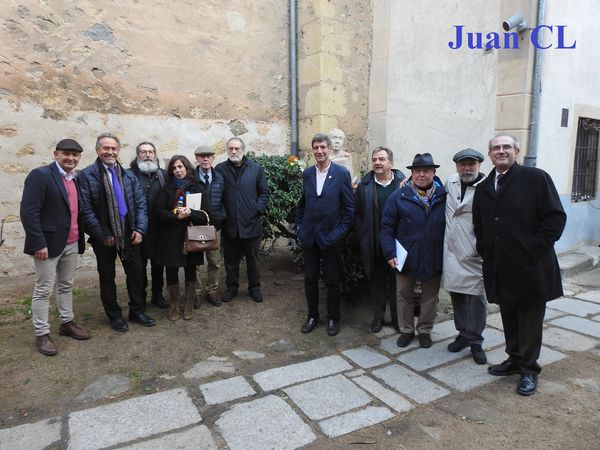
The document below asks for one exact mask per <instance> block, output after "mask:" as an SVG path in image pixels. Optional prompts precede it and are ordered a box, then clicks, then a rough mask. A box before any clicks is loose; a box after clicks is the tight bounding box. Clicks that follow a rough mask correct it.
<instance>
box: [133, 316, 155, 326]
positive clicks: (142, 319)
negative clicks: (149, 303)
mask: <svg viewBox="0 0 600 450" xmlns="http://www.w3.org/2000/svg"><path fill="white" fill-rule="evenodd" d="M129 321H130V322H135V323H139V324H140V325H142V326H144V327H153V326H154V325H156V322H155V321H154V319H153V318H152V317H150V316H147V315H146V314H144V313H139V314H131V313H130V314H129Z"/></svg>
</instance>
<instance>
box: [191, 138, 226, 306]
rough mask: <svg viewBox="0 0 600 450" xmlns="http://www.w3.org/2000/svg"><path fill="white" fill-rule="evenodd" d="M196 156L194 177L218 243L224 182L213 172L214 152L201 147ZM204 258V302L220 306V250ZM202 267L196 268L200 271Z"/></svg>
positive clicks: (211, 252) (196, 304)
mask: <svg viewBox="0 0 600 450" xmlns="http://www.w3.org/2000/svg"><path fill="white" fill-rule="evenodd" d="M194 155H195V156H196V162H197V163H198V166H197V167H196V177H197V178H198V182H200V183H204V186H206V192H208V213H209V215H210V222H211V224H213V225H214V226H215V228H216V229H217V238H218V239H219V241H220V234H221V233H220V230H221V227H222V226H223V222H224V220H225V207H224V206H223V188H224V184H225V180H224V179H223V176H222V175H221V174H220V173H218V172H216V171H215V170H214V167H213V164H214V162H215V151H214V150H213V149H212V148H211V147H208V146H206V145H201V146H200V147H198V148H197V149H196V150H195V151H194ZM204 255H205V256H206V287H205V294H206V297H205V298H206V301H207V302H208V303H210V304H211V305H213V306H221V305H222V303H221V299H220V298H219V294H218V292H217V291H218V289H219V270H220V269H221V265H220V263H221V249H217V250H209V251H207V252H205V253H204ZM201 267H202V266H198V270H201ZM201 298H202V296H201V295H200V296H197V297H196V303H195V304H194V308H195V309H198V308H200V301H201Z"/></svg>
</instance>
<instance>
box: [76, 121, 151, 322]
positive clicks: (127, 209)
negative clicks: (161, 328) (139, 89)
mask: <svg viewBox="0 0 600 450" xmlns="http://www.w3.org/2000/svg"><path fill="white" fill-rule="evenodd" d="M120 149H121V144H120V142H119V138H118V137H117V136H115V135H113V134H110V133H102V134H101V135H100V136H98V138H97V139H96V154H97V155H98V158H97V159H96V161H95V162H94V163H93V164H92V165H90V166H88V167H86V168H85V169H83V170H82V171H81V173H80V179H81V199H82V203H83V205H82V211H83V215H84V217H85V228H86V233H87V234H88V235H89V236H90V243H91V244H92V248H93V249H94V253H95V255H96V261H97V264H98V276H99V278H100V298H101V300H102V305H103V306H104V311H105V312H106V315H107V316H108V319H109V321H110V326H111V327H112V328H113V329H114V330H116V331H121V332H123V331H127V330H128V329H129V327H128V325H127V322H125V320H123V315H122V312H121V307H120V306H119V304H118V303H117V286H116V284H115V260H116V258H117V255H118V256H119V258H120V259H121V262H122V264H123V269H124V270H125V274H126V276H127V278H126V284H127V293H128V294H129V320H130V321H131V322H137V323H139V324H140V325H143V326H146V327H151V326H153V325H155V322H154V319H152V318H151V317H149V316H147V315H146V314H145V313H144V311H145V308H146V292H145V290H144V266H143V262H142V252H141V247H140V244H141V243H142V240H143V237H144V234H145V233H146V231H147V228H148V214H147V211H146V197H145V196H144V191H142V188H141V187H140V184H139V181H138V179H137V177H136V176H135V175H134V174H133V173H131V172H128V171H125V170H123V167H122V166H121V164H119V162H118V157H119V151H120Z"/></svg>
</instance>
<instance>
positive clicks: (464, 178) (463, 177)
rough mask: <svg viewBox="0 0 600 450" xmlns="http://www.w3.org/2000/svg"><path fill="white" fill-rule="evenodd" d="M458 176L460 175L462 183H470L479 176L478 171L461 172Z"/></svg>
mask: <svg viewBox="0 0 600 450" xmlns="http://www.w3.org/2000/svg"><path fill="white" fill-rule="evenodd" d="M459 176H460V181H462V182H463V183H472V182H473V181H475V180H476V179H477V177H478V176H479V172H475V173H472V174H471V173H463V174H461V175H459Z"/></svg>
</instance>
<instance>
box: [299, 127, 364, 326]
mask: <svg viewBox="0 0 600 450" xmlns="http://www.w3.org/2000/svg"><path fill="white" fill-rule="evenodd" d="M311 147H312V151H313V155H314V157H315V161H316V164H315V165H314V166H312V167H309V168H308V169H306V170H305V171H304V172H303V174H302V178H303V190H302V197H301V198H300V203H299V205H298V211H297V215H296V227H297V230H298V239H299V241H300V243H301V244H302V250H303V255H304V289H305V291H306V303H307V304H308V317H307V319H306V322H304V324H303V325H302V328H301V329H300V331H301V332H302V333H310V332H311V331H312V330H314V328H315V327H316V326H317V323H318V321H319V273H320V267H321V262H323V272H324V274H325V286H327V334H329V335H330V336H335V335H336V334H338V333H339V331H340V325H339V321H340V289H339V279H338V264H339V257H340V253H341V250H342V242H341V241H342V238H343V237H344V236H345V235H346V233H347V232H348V230H349V229H350V225H351V224H352V217H353V215H354V196H353V195H352V181H351V178H350V172H349V171H348V169H346V168H345V167H342V166H339V165H337V164H335V163H332V162H331V159H330V155H331V139H330V138H329V136H327V135H326V134H316V135H315V136H314V137H313V139H312V142H311Z"/></svg>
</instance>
